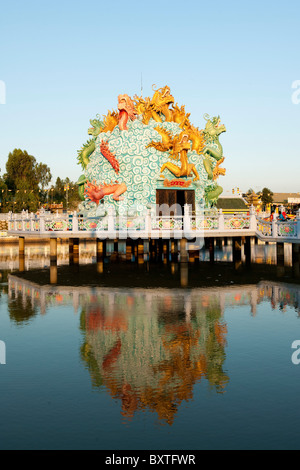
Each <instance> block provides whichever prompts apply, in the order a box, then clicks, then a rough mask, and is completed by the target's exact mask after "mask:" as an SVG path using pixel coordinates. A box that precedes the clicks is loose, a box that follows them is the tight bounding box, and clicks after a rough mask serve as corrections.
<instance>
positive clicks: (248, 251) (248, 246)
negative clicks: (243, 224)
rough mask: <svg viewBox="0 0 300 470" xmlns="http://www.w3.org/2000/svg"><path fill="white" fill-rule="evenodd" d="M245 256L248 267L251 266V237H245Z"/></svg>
mask: <svg viewBox="0 0 300 470" xmlns="http://www.w3.org/2000/svg"><path fill="white" fill-rule="evenodd" d="M244 255H245V262H246V265H247V266H250V264H251V238H250V237H245V242H244Z"/></svg>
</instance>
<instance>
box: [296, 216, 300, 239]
mask: <svg viewBox="0 0 300 470" xmlns="http://www.w3.org/2000/svg"><path fill="white" fill-rule="evenodd" d="M296 221H297V238H298V239H300V209H299V210H298V211H297V215H296Z"/></svg>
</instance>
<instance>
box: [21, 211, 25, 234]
mask: <svg viewBox="0 0 300 470" xmlns="http://www.w3.org/2000/svg"><path fill="white" fill-rule="evenodd" d="M25 217H26V212H25V211H24V209H23V210H22V213H21V219H22V232H25Z"/></svg>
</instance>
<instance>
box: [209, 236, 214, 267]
mask: <svg viewBox="0 0 300 470" xmlns="http://www.w3.org/2000/svg"><path fill="white" fill-rule="evenodd" d="M208 249H209V261H210V263H214V261H215V239H214V238H213V237H209V239H208Z"/></svg>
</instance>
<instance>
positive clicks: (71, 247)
mask: <svg viewBox="0 0 300 470" xmlns="http://www.w3.org/2000/svg"><path fill="white" fill-rule="evenodd" d="M73 264H74V243H73V238H69V265H70V266H72V265H73Z"/></svg>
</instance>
